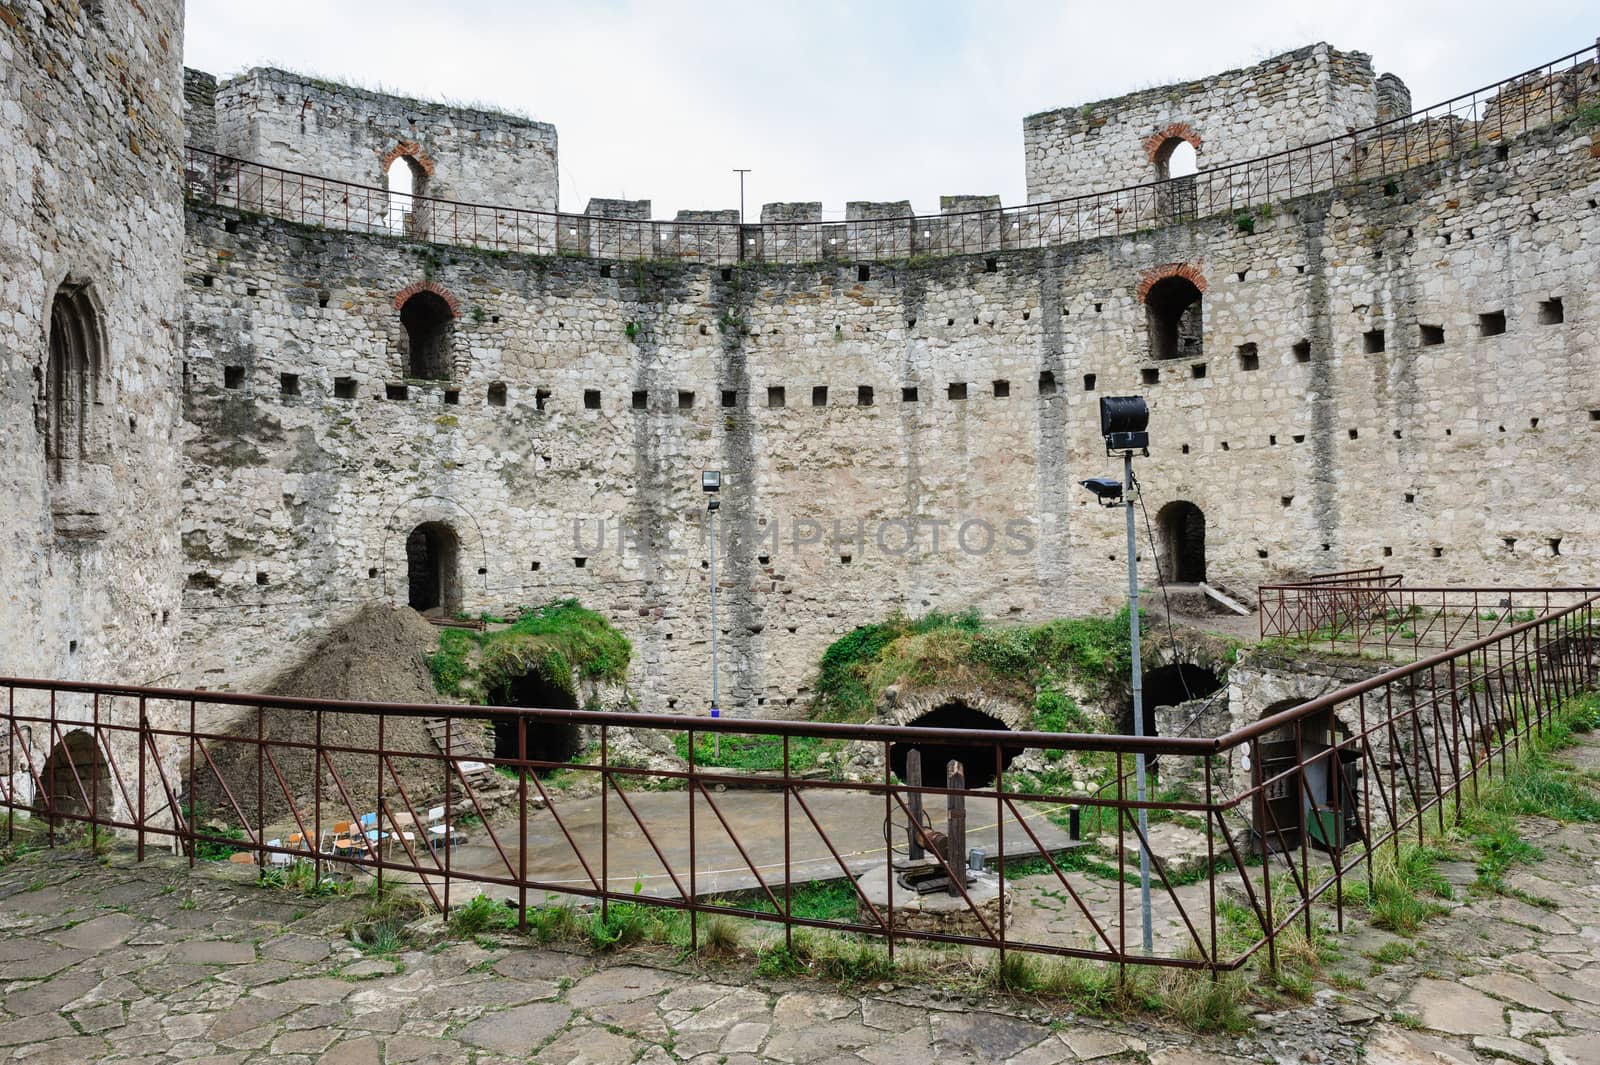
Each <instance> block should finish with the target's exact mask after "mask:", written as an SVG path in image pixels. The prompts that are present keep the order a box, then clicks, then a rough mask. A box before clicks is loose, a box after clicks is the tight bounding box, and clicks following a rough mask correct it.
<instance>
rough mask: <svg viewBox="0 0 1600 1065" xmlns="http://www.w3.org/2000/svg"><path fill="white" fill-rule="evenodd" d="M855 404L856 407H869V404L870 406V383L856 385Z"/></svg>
mask: <svg viewBox="0 0 1600 1065" xmlns="http://www.w3.org/2000/svg"><path fill="white" fill-rule="evenodd" d="M856 406H858V407H870V406H872V386H871V385H857V386H856Z"/></svg>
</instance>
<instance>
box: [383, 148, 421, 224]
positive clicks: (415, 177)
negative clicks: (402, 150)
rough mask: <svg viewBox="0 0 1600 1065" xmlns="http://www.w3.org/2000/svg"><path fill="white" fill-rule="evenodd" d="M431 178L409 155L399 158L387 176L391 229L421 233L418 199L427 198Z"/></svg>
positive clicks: (392, 163) (393, 163) (390, 167)
mask: <svg viewBox="0 0 1600 1065" xmlns="http://www.w3.org/2000/svg"><path fill="white" fill-rule="evenodd" d="M427 184H428V174H427V171H425V170H423V169H422V167H421V166H420V165H419V164H418V163H417V161H416V160H415V159H413V158H412V157H411V156H409V155H398V156H396V157H395V158H394V161H393V162H391V163H390V164H389V169H388V171H386V172H385V173H384V187H385V188H387V189H388V190H389V217H388V224H389V229H390V230H391V231H392V232H395V233H411V234H416V233H418V232H419V231H420V227H419V225H418V219H419V217H420V215H419V212H418V210H417V201H416V197H418V196H425V195H427Z"/></svg>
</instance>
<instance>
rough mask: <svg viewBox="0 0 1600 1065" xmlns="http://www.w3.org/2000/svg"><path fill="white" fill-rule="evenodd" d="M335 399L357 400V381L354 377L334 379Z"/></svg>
mask: <svg viewBox="0 0 1600 1065" xmlns="http://www.w3.org/2000/svg"><path fill="white" fill-rule="evenodd" d="M333 398H334V399H355V398H356V379H355V378H354V377H335V378H334V379H333Z"/></svg>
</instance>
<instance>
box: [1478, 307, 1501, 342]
mask: <svg viewBox="0 0 1600 1065" xmlns="http://www.w3.org/2000/svg"><path fill="white" fill-rule="evenodd" d="M1505 331H1506V312H1505V311H1490V312H1489V313H1487V314H1480V315H1478V335H1479V336H1481V337H1497V336H1499V335H1500V334H1502V333H1504V332H1505Z"/></svg>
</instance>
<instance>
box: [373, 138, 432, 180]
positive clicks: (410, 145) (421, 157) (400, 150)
mask: <svg viewBox="0 0 1600 1065" xmlns="http://www.w3.org/2000/svg"><path fill="white" fill-rule="evenodd" d="M402 155H403V156H407V157H409V158H410V159H411V160H412V161H413V162H415V163H416V164H417V166H418V167H420V168H421V169H422V176H423V177H432V176H433V159H432V158H430V157H429V155H428V153H427V152H425V151H423V150H422V145H420V144H418V143H417V142H416V141H400V142H399V143H398V144H396V145H395V146H394V147H393V148H390V149H389V150H388V151H387V152H385V153H384V155H383V158H382V160H381V161H380V162H379V164H378V169H379V170H380V171H382V172H383V173H384V174H387V173H388V172H389V167H390V166H392V165H393V164H394V161H395V160H396V159H398V158H400V157H401V156H402Z"/></svg>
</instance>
